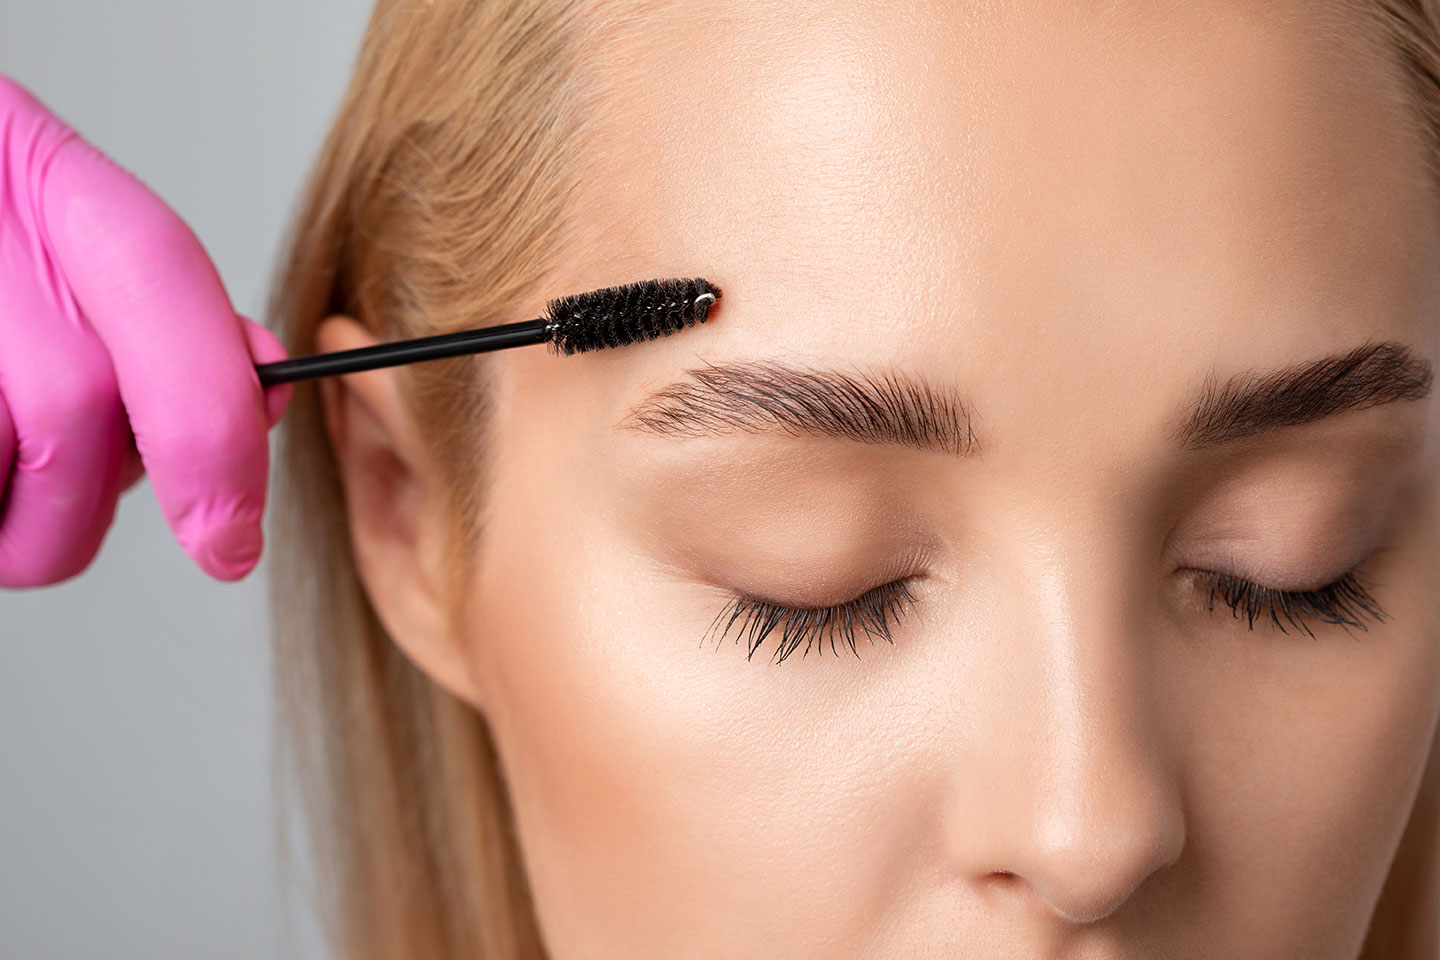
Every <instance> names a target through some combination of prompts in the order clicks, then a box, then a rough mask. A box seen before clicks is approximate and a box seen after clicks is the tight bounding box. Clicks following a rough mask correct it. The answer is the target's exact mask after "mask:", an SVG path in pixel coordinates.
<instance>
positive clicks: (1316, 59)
mask: <svg viewBox="0 0 1440 960" xmlns="http://www.w3.org/2000/svg"><path fill="white" fill-rule="evenodd" d="M631 9H632V16H631V17H630V18H629V19H627V20H626V21H625V22H624V26H623V27H616V28H615V30H614V32H613V35H612V36H610V37H609V38H608V39H607V40H606V41H605V47H604V49H602V50H597V51H596V53H595V54H594V59H593V61H592V62H591V63H590V64H589V66H588V69H589V70H590V71H592V73H591V76H592V77H593V79H594V80H595V82H596V85H597V89H598V90H600V91H602V96H601V97H600V98H599V101H598V103H599V109H598V111H597V113H596V114H595V117H594V128H593V129H594V132H595V137H594V140H593V141H592V143H591V147H590V152H589V153H588V154H587V156H586V158H585V162H584V171H583V176H584V182H583V184H582V187H583V189H582V194H581V202H580V204H579V206H578V209H579V210H580V216H579V218H578V219H579V223H580V229H581V230H582V231H584V230H586V229H589V230H591V231H593V232H592V233H590V234H589V235H587V236H585V238H584V240H583V244H584V247H585V250H586V251H587V254H586V255H587V257H592V258H599V259H600V260H603V261H605V270H606V275H607V276H614V275H615V274H616V273H624V272H625V271H626V270H627V269H630V265H631V264H635V265H637V267H638V265H641V264H643V265H647V266H648V265H669V264H674V265H675V269H676V271H678V272H677V273H676V275H690V274H699V273H702V272H703V270H704V268H710V267H712V266H713V267H718V268H719V269H721V270H722V271H723V273H722V275H723V276H724V277H726V278H728V279H731V280H732V283H733V282H734V281H736V280H738V281H740V282H741V283H743V284H744V286H743V288H740V287H737V288H735V292H736V293H737V294H741V293H743V294H744V296H743V297H737V298H736V299H737V300H740V299H743V300H745V301H749V302H754V301H756V300H759V301H762V302H768V303H769V304H770V305H771V307H772V309H771V314H770V315H769V316H767V317H766V318H765V323H766V324H771V325H773V324H777V323H781V322H782V321H789V322H798V321H797V320H795V319H794V317H793V314H794V313H795V310H794V307H793V305H794V304H797V303H798V304H804V305H805V310H804V312H805V313H807V314H808V315H809V316H812V317H813V316H816V315H818V313H823V315H824V317H825V324H826V326H827V329H829V330H830V331H831V332H832V333H833V334H835V335H836V336H843V335H844V334H845V333H846V331H847V330H848V329H849V328H850V327H851V326H858V327H859V328H863V329H864V331H865V333H864V335H866V336H873V334H874V333H875V328H876V325H877V324H885V323H889V324H892V325H893V324H905V325H907V326H908V325H912V324H917V323H921V322H923V323H925V324H926V325H927V326H930V327H933V328H935V333H936V335H937V336H940V337H944V338H948V339H950V340H953V338H954V336H955V335H956V334H957V332H960V331H957V329H956V324H962V323H963V324H965V325H966V329H967V331H969V332H971V333H973V332H975V331H974V329H973V327H974V325H975V324H976V323H980V324H982V325H984V326H988V327H991V328H995V327H999V328H1003V329H1008V330H1010V331H1011V332H1015V331H1016V329H1017V328H1018V327H1019V326H1023V325H1025V324H1029V323H1038V322H1044V323H1046V324H1047V325H1051V324H1054V323H1056V322H1064V321H1067V320H1068V321H1070V322H1071V323H1072V325H1073V322H1074V321H1075V320H1077V319H1079V318H1081V317H1084V318H1086V319H1087V323H1088V322H1090V320H1092V319H1094V318H1105V320H1106V322H1107V323H1123V322H1124V318H1133V320H1134V321H1135V322H1143V323H1146V324H1154V323H1157V322H1165V321H1166V320H1167V318H1166V317H1161V316H1156V315H1155V314H1156V312H1157V311H1166V312H1168V313H1170V314H1174V313H1176V312H1181V311H1183V310H1185V309H1186V308H1185V306H1184V304H1187V303H1198V301H1200V300H1203V303H1204V307H1203V308H1204V310H1205V311H1206V314H1207V316H1208V317H1209V318H1210V320H1211V321H1212V322H1213V323H1215V324H1219V325H1221V326H1223V325H1224V324H1225V323H1226V322H1227V320H1231V321H1234V322H1238V323H1253V322H1254V321H1255V319H1256V314H1257V313H1260V312H1263V313H1264V314H1265V315H1266V318H1267V320H1269V321H1271V322H1283V321H1284V320H1285V319H1286V318H1287V317H1289V318H1291V319H1293V320H1294V322H1295V323H1297V324H1300V325H1302V326H1304V327H1305V328H1307V329H1308V331H1309V332H1311V333H1314V332H1316V325H1317V324H1319V325H1321V326H1323V325H1325V324H1327V323H1335V324H1338V325H1339V327H1340V328H1348V330H1350V331H1351V332H1353V330H1354V326H1355V323H1356V319H1357V317H1360V318H1366V317H1370V318H1373V316H1374V315H1375V312H1376V311H1377V309H1381V310H1386V311H1388V312H1404V311H1405V310H1406V309H1407V308H1412V307H1414V306H1415V305H1416V302H1418V298H1419V297H1420V295H1421V293H1420V291H1419V290H1418V289H1415V287H1416V283H1417V282H1418V281H1417V278H1418V277H1420V276H1422V275H1428V273H1429V272H1430V271H1428V270H1422V269H1420V268H1419V264H1420V260H1419V259H1418V258H1419V257H1420V256H1421V254H1422V252H1424V251H1430V250H1432V248H1431V247H1430V246H1428V245H1427V242H1428V241H1429V239H1430V233H1429V231H1430V230H1432V229H1433V224H1432V222H1431V220H1430V216H1429V210H1430V207H1429V205H1428V204H1421V203H1418V202H1417V198H1418V197H1419V196H1421V195H1422V192H1424V191H1427V190H1428V186H1427V184H1426V182H1425V178H1426V176H1427V175H1426V173H1425V172H1424V170H1423V167H1422V164H1421V162H1420V146H1419V141H1418V139H1417V134H1418V131H1417V120H1416V119H1415V115H1414V114H1413V113H1411V112H1410V111H1411V109H1412V107H1411V105H1410V104H1409V103H1408V101H1407V96H1408V91H1407V88H1406V86H1405V78H1404V76H1403V74H1402V73H1401V72H1400V70H1399V68H1398V67H1396V66H1394V65H1393V63H1391V62H1390V61H1389V60H1387V59H1386V56H1387V55H1386V54H1385V53H1384V51H1385V49H1386V48H1385V47H1384V43H1385V42H1386V41H1385V39H1384V38H1383V37H1382V36H1381V35H1380V34H1379V33H1378V32H1376V31H1375V30H1374V29H1373V28H1372V27H1370V26H1369V25H1368V23H1367V22H1366V21H1364V20H1362V19H1361V18H1359V17H1358V16H1357V15H1356V14H1355V13H1354V12H1347V11H1346V9H1345V8H1344V7H1343V6H1342V5H1332V4H1321V3H1280V2H1277V3H1266V4H1253V3H1250V4H1226V3H1205V4H1191V3H1175V4H1163V3H1162V4H1154V5H1145V9H1144V10H1143V11H1141V10H1139V9H1137V7H1136V5H1124V4H1099V3H1094V4H1086V3H1075V2H1065V3H1059V2H1035V3H1024V4H1011V3H965V4H955V3H950V2H928V3H926V2H922V3H896V2H885V3H880V2H869V3H855V2H841V3H795V2H791V0H785V2H783V3H772V2H763V0H743V2H727V3H712V2H686V3H648V4H644V5H643V6H642V7H634V8H631ZM642 10H643V12H639V11H642ZM1262 11H1263V12H1262ZM1423 195H1424V196H1425V197H1427V198H1428V197H1429V193H1428V192H1424V193H1423ZM626 275H627V276H628V273H627V274H626ZM645 275H646V276H649V275H650V273H649V272H646V273H645ZM657 275H658V274H657ZM1381 301H1388V302H1385V303H1382V302H1381ZM857 304H863V305H864V309H863V310H857V309H855V306H856V305H857ZM937 305H942V306H941V308H940V309H938V310H937ZM840 308H846V309H840ZM733 312H734V307H732V313H733ZM781 312H783V313H785V314H787V316H779V315H777V314H778V313H781ZM937 313H938V314H939V315H938V316H937ZM1186 320H1187V321H1188V322H1187V323H1186V324H1185V325H1187V326H1190V327H1193V326H1194V317H1188V318H1186ZM967 321H968V323H967ZM1352 339H1353V338H1352ZM1342 342H1346V341H1345V340H1343V339H1337V343H1342Z"/></svg>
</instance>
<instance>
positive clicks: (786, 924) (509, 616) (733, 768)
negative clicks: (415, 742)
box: [470, 500, 913, 957]
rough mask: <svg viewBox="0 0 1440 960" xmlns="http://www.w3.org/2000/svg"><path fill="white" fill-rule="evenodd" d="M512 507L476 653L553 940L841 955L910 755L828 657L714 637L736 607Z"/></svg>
mask: <svg viewBox="0 0 1440 960" xmlns="http://www.w3.org/2000/svg"><path fill="white" fill-rule="evenodd" d="M548 502H550V503H556V502H564V501H563V500H549V501H548ZM519 513H520V512H519V511H497V521H496V526H494V527H492V528H491V530H490V535H491V537H492V538H493V539H492V545H500V544H504V546H503V547H501V548H499V549H495V550H492V551H490V555H492V556H495V557H496V558H497V560H496V562H494V563H492V564H490V566H489V568H488V569H487V570H486V571H485V573H484V576H483V583H482V584H481V585H480V587H479V589H480V590H481V593H480V595H479V596H478V602H477V603H475V604H474V610H475V619H474V623H473V625H472V627H471V629H472V630H473V635H472V637H471V638H470V643H471V650H472V651H474V653H473V656H474V657H475V661H476V662H475V669H476V670H477V674H476V675H477V676H480V677H484V678H485V684H486V688H487V689H486V700H485V703H486V714H487V718H488V719H489V721H490V724H491V727H492V730H493V732H494V734H495V740H496V745H497V750H498V751H499V753H500V757H501V762H502V764H503V765H504V767H505V774H506V777H507V781H508V784H509V788H510V792H511V797H512V800H513V802H514V806H515V813H516V821H517V828H518V830H519V834H520V840H521V845H522V848H523V850H524V853H525V857H526V867H527V871H528V873H529V875H530V878H531V882H532V886H533V887H534V893H535V897H536V902H537V910H538V911H539V914H540V917H541V922H542V925H543V927H544V928H545V933H546V936H547V940H548V942H549V943H550V944H551V947H552V949H554V950H555V951H556V953H557V955H558V956H593V955H597V954H596V953H595V952H594V947H595V946H596V945H598V944H606V945H607V949H608V950H613V951H614V955H616V956H627V957H640V956H680V955H684V954H685V953H686V951H687V949H693V948H694V945H695V944H696V943H724V944H726V945H727V948H733V949H734V950H735V951H737V953H738V954H739V955H745V954H746V952H747V948H750V949H751V950H752V951H753V952H754V953H755V954H756V955H760V954H763V953H767V952H770V953H773V954H774V955H784V956H794V957H802V956H817V957H818V956H834V955H839V954H838V952H837V951H840V950H841V949H842V945H843V944H850V943H853V942H854V938H857V937H859V936H860V934H859V931H862V930H865V929H866V928H868V927H870V926H871V925H872V924H873V923H874V922H875V920H876V919H877V918H876V917H875V915H874V914H875V912H876V911H878V910H880V909H881V908H882V907H881V899H882V897H883V896H884V895H885V894H886V891H892V890H893V889H894V886H895V884H896V882H897V877H896V870H897V869H898V864H899V862H900V858H902V857H903V856H904V855H905V842H906V841H905V839H904V838H905V836H906V835H907V832H908V831H909V829H910V828H909V827H908V826H907V824H906V821H905V815H904V813H903V811H902V810H901V808H900V806H899V803H900V801H899V799H898V797H897V795H896V794H897V793H899V792H903V791H904V789H905V788H904V786H903V785H902V784H901V783H900V782H899V778H898V777H897V776H896V775H895V771H894V770H892V769H890V765H891V764H893V762H894V759H893V758H895V757H901V756H906V755H907V751H906V750H905V749H904V748H903V747H898V748H897V746H896V745H895V744H887V743H886V742H885V736H884V734H883V733H882V734H881V735H878V736H877V735H876V732H875V731H874V730H873V729H871V727H872V725H871V724H869V723H867V722H866V721H864V720H863V719H860V718H858V717H857V716H856V715H855V714H854V712H853V711H845V710H842V711H838V712H837V710H836V706H835V704H836V699H835V697H834V695H833V693H832V694H831V695H829V696H825V695H823V694H822V691H821V690H819V689H818V687H819V685H820V684H821V683H823V682H824V681H823V679H822V678H823V677H825V676H826V675H827V673H828V670H833V669H834V668H836V667H837V666H838V665H837V664H836V663H835V661H834V658H833V657H830V656H829V655H828V653H827V655H826V658H825V661H824V662H823V663H818V662H816V661H815V658H814V657H813V656H812V657H811V658H810V660H809V662H803V663H796V664H790V663H787V664H785V665H783V666H775V665H772V664H770V663H769V662H768V661H765V660H763V659H762V658H761V657H760V656H759V655H757V656H756V659H755V660H754V661H751V662H747V661H746V660H745V657H744V651H743V647H741V646H737V645H733V644H732V643H731V642H730V640H729V639H727V640H725V642H724V643H723V644H722V645H721V646H720V648H719V649H718V650H717V649H716V648H715V646H714V642H713V640H712V641H711V643H709V644H707V645H706V646H705V647H704V648H701V647H700V637H701V635H702V634H703V633H704V630H705V628H706V627H707V626H708V624H709V621H710V619H711V618H712V617H713V616H714V615H715V614H716V613H717V612H718V610H719V608H720V606H722V605H723V600H721V599H719V598H718V597H715V599H714V600H713V606H714V609H710V608H709V606H707V603H710V601H708V600H707V599H706V597H708V596H711V594H710V593H709V591H704V590H701V589H699V588H697V587H695V586H694V585H688V586H687V585H682V584H677V583H674V582H667V581H661V580H657V579H656V577H655V574H654V573H653V572H647V570H646V568H645V566H644V564H643V563H642V562H640V561H639V560H636V559H632V558H629V557H627V555H626V554H625V553H624V552H623V551H617V550H616V548H615V543H614V541H613V539H611V538H608V537H606V538H601V537H599V536H598V535H597V536H594V537H593V538H592V537H588V536H587V535H586V534H585V533H583V532H580V531H583V529H584V527H583V524H582V522H581V521H580V520H579V519H578V518H566V517H557V516H555V515H554V514H553V513H551V514H549V515H548V518H547V519H546V520H545V521H543V522H541V523H540V524H538V525H536V524H533V523H531V524H529V525H528V527H527V529H525V530H523V531H521V530H519V529H508V528H507V524H510V523H513V521H510V520H506V519H503V518H504V517H505V516H506V515H508V516H512V517H513V516H516V515H518V514H519ZM529 516H530V517H532V518H533V517H534V516H535V514H534V513H531V514H529ZM877 655H878V654H877ZM827 668H828V670H827ZM832 676H833V675H832ZM822 704H825V706H824V707H822V706H821V705H822ZM852 706H853V704H852ZM910 755H911V756H913V752H912V753H910ZM836 864H844V865H845V866H846V869H845V870H843V871H837V870H835V869H834V866H835V865H836ZM802 893H803V896H801V895H799V894H802ZM811 915H813V916H811ZM582 945H585V948H584V949H581V946H582ZM567 946H568V947H572V948H574V952H570V951H569V950H567V949H566V948H567ZM849 952H854V951H853V949H852V950H850V951H849ZM604 955H607V956H608V955H611V954H610V953H609V952H606V953H605V954H604Z"/></svg>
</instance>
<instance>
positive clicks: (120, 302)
mask: <svg viewBox="0 0 1440 960" xmlns="http://www.w3.org/2000/svg"><path fill="white" fill-rule="evenodd" d="M43 209H44V219H45V223H46V229H47V231H48V234H49V238H50V242H51V244H52V246H53V249H54V251H55V254H56V257H57V259H58V261H59V263H60V265H61V267H62V269H63V271H64V274H65V279H66V281H67V283H68V285H69V288H70V290H71V291H72V293H73V294H74V296H75V298H76V300H77V302H78V304H79V306H80V309H81V311H82V313H83V316H84V318H85V320H86V321H87V322H88V323H89V324H90V326H91V327H92V328H93V329H94V330H95V332H96V334H98V336H99V337H100V339H101V340H102V341H103V342H104V344H105V347H106V349H107V350H109V352H110V357H111V359H112V361H113V363H114V369H115V375H116V379H117V381H118V383H119V389H120V396H121V398H122V400H123V401H124V405H125V409H126V411H127V412H128V415H129V419H130V429H131V430H132V431H133V432H134V435H135V442H136V446H137V448H138V450H139V452H140V457H141V459H142V460H143V462H144V465H145V472H146V473H147V474H148V476H149V478H150V485H151V487H152V488H153V489H154V491H155V496H156V499H157V500H158V501H159V503H160V509H161V511H162V512H163V513H164V515H165V518H166V521H167V522H168V523H169V525H170V528H171V532H172V533H173V534H174V536H175V538H176V540H177V541H178V542H179V543H180V545H181V547H182V548H183V549H184V550H185V552H186V553H188V554H189V555H190V556H191V557H192V558H194V559H195V561H196V562H197V563H198V564H199V565H200V567H201V568H202V569H203V570H205V571H206V572H207V573H209V574H210V575H212V576H214V577H216V578H218V579H221V580H236V579H239V578H240V577H242V576H244V575H245V574H246V573H248V572H249V571H250V569H251V568H252V567H253V566H254V565H255V562H256V561H257V560H258V558H259V555H260V549H261V544H262V534H261V529H260V521H261V516H262V514H263V512H264V507H265V492H266V483H267V480H268V466H269V446H268V443H267V440H266V431H267V428H268V422H267V411H266V403H265V398H264V396H263V395H262V392H261V389H260V382H259V378H258V377H257V375H256V373H255V369H254V364H253V361H252V360H251V358H250V351H249V349H248V341H247V336H246V334H245V332H244V324H243V323H242V322H240V320H239V319H238V317H237V316H236V314H235V312H234V310H233V308H232V307H231V305H230V300H229V297H228V296H227V295H226V292H225V288H224V285H223V284H222V283H221V280H220V276H219V274H218V273H217V272H216V270H215V267H214V265H213V264H212V263H211V261H210V258H209V257H208V255H207V254H206V253H205V250H204V248H203V247H202V246H201V244H200V241H199V240H198V239H197V238H196V236H195V234H194V233H193V232H192V231H191V230H190V228H189V227H188V226H187V225H186V224H185V223H184V221H182V220H181V219H180V217H179V216H178V215H177V214H176V213H175V212H174V211H173V210H171V209H170V208H169V207H168V206H167V205H166V204H165V203H164V202H163V201H162V200H160V198H158V197H157V196H156V195H155V194H154V193H152V192H151V191H150V190H149V188H148V187H146V186H145V185H144V184H143V183H141V182H140V181H139V180H138V179H136V178H135V177H134V176H133V175H131V174H130V173H129V172H128V171H126V170H124V169H123V168H121V167H119V166H118V165H116V164H115V163H114V162H113V161H111V160H110V159H109V158H108V157H106V156H105V155H104V154H103V153H101V152H100V151H98V150H96V149H94V148H93V147H92V146H90V144H88V143H87V142H86V141H85V140H84V139H83V138H81V137H79V136H76V137H75V138H73V139H71V140H69V141H67V142H66V143H65V144H64V145H63V146H62V147H61V148H60V149H59V150H58V151H57V152H56V154H55V156H54V158H53V160H52V162H51V164H50V166H49V168H48V171H47V175H46V178H45V184H44V191H43Z"/></svg>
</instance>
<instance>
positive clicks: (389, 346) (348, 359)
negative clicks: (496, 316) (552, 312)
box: [255, 320, 550, 387]
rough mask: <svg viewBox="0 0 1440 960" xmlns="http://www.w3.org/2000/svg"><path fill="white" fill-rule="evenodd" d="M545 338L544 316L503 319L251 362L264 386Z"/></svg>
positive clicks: (515, 345)
mask: <svg viewBox="0 0 1440 960" xmlns="http://www.w3.org/2000/svg"><path fill="white" fill-rule="evenodd" d="M548 339H550V338H549V335H548V334H547V333H546V330H545V321H544V320H523V321H521V322H520V323H504V324H500V325H499V326H494V327H485V328H483V329H480V330H461V331H460V332H459V333H442V334H439V335H438V336H434V337H415V338H413V339H410V340H396V341H394V342H393V343H380V344H376V345H375V346H373V347H360V348H358V349H355V350H337V351H335V352H334V353H315V354H311V355H310V356H306V357H292V358H290V359H289V360H278V361H276V362H274V363H260V364H256V365H255V372H256V373H257V374H259V376H260V385H261V386H262V387H268V386H270V385H272V384H276V383H290V382H292V381H295V380H309V379H311V378H313V377H329V376H334V375H336V374H341V373H358V372H359V371H361V370H375V369H377V368H379V367H395V366H399V365H400V364H403V363H419V362H420V361H422V360H439V359H440V358H442V357H455V356H459V355H461V354H466V353H485V352H486V351H489V350H505V349H507V348H509V347H526V346H530V345H531V344H536V343H544V342H545V341H546V340H548Z"/></svg>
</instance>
